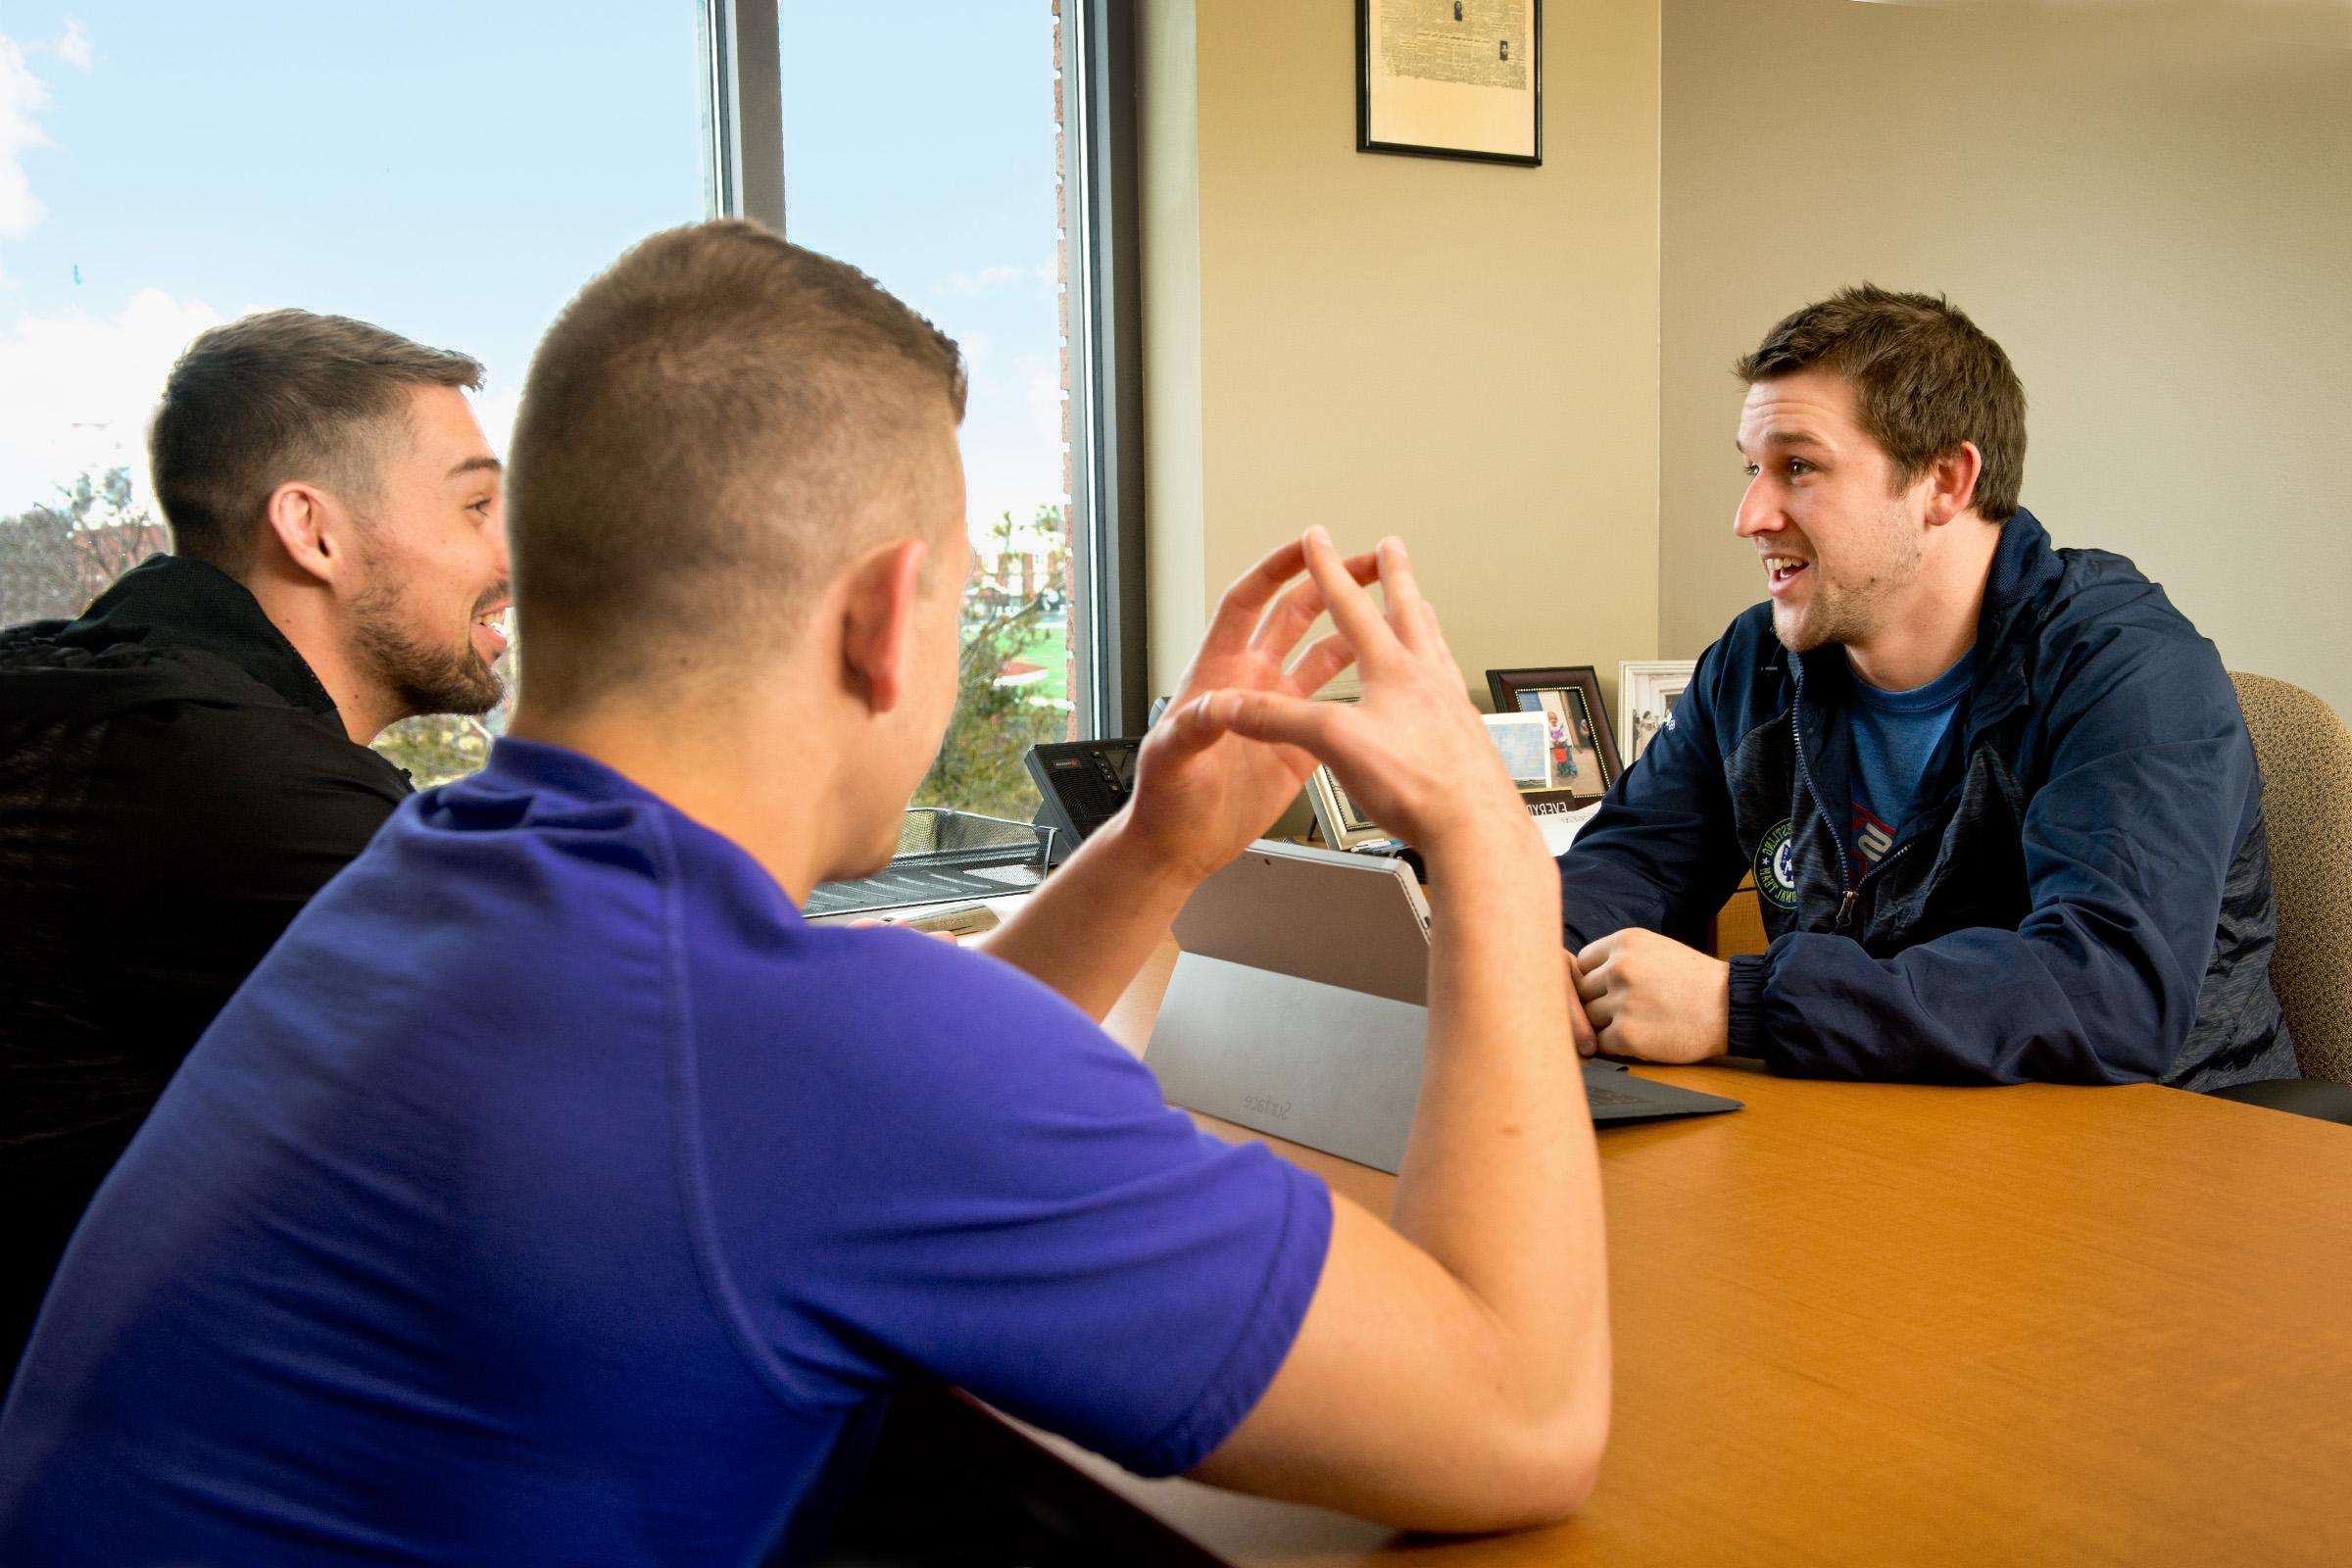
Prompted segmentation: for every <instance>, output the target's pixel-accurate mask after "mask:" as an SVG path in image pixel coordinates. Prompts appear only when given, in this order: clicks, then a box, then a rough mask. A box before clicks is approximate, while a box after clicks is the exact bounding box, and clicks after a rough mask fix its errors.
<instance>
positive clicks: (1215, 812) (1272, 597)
mask: <svg viewBox="0 0 2352 1568" xmlns="http://www.w3.org/2000/svg"><path fill="white" fill-rule="evenodd" d="M1324 548H1325V550H1326V551H1327V552H1328V553H1329V554H1330V557H1331V564H1330V572H1331V577H1332V580H1333V581H1336V582H1341V583H1345V584H1346V585H1347V586H1348V589H1349V590H1350V591H1352V592H1356V593H1358V594H1360V593H1361V591H1362V590H1360V589H1358V588H1356V586H1355V585H1356V584H1357V583H1358V582H1369V581H1370V580H1371V579H1372V576H1373V573H1374V571H1375V569H1376V567H1375V563H1374V559H1373V557H1372V556H1370V555H1362V556H1357V557H1354V558H1352V559H1350V560H1341V559H1340V558H1339V555H1338V553H1337V552H1336V551H1332V550H1331V549H1330V545H1329V541H1328V539H1326V541H1325V546H1324ZM1305 561H1306V547H1305V545H1304V543H1303V542H1299V541H1294V542H1293V543H1290V544H1287V545H1284V546H1283V547H1282V548H1281V549H1279V550H1276V551H1274V552H1273V553H1272V554H1270V555H1268V556H1267V557H1266V558H1265V559H1264V560H1262V561H1260V562H1259V563H1258V564H1256V565H1255V566H1252V567H1251V568H1250V570H1249V571H1248V572H1247V573H1245V574H1244V575H1243V576H1242V578H1241V579H1240V580H1239V581H1238V582H1236V583H1235V584H1234V585H1233V586H1232V587H1231V588H1228V589H1227V590H1226V591H1225V597H1224V598H1223V599H1222V600H1220V601H1218V604H1217V613H1216V615H1215V616H1214V618H1213V619H1211V620H1210V622H1209V627H1208V633H1207V635H1206V636H1205V637H1204V638H1203V639H1202V640H1201V649H1200V652H1198V653H1196V654H1195V655H1194V656H1193V662H1192V663H1191V664H1190V665H1188V666H1187V667H1186V669H1185V672H1184V677H1183V679H1182V680H1180V681H1179V682H1178V683H1177V687H1176V696H1175V700H1174V702H1173V703H1172V704H1171V705H1170V708H1169V721H1167V722H1163V723H1161V724H1160V725H1159V726H1158V727H1156V728H1154V729H1153V730H1152V733H1151V734H1150V735H1149V736H1147V737H1145V740H1144V747H1143V751H1142V753H1141V755H1140V756H1139V757H1138V758H1137V760H1136V788H1135V801H1134V804H1133V805H1132V806H1130V807H1129V808H1128V812H1127V814H1128V817H1129V821H1128V824H1127V829H1128V833H1129V835H1130V837H1131V838H1132V839H1133V840H1135V841H1136V842H1138V843H1139V844H1140V845H1141V846H1144V847H1148V848H1149V849H1150V850H1151V851H1152V853H1154V854H1155V855H1156V856H1158V857H1159V858H1162V859H1163V860H1164V861H1165V862H1166V863H1168V864H1169V865H1170V866H1171V867H1174V868H1176V869H1177V871H1178V874H1179V875H1181V876H1183V877H1186V878H1189V879H1190V880H1191V881H1198V880H1199V879H1200V878H1201V877H1203V876H1206V875H1207V874H1208V873H1209V872H1211V871H1213V870H1215V869H1216V868H1217V867H1218V866H1221V865H1223V864H1224V863H1225V862H1226V861H1228V860H1230V859H1232V858H1234V857H1235V856H1237V855H1239V854H1240V853H1241V852H1242V851H1243V849H1244V848H1246V847H1247V846H1248V845H1249V843H1250V840H1251V839H1254V838H1256V837H1257V836H1258V835H1260V834H1262V833H1263V832H1265V830H1266V829H1267V828H1268V827H1269V826H1271V825H1272V824H1273V821H1274V819H1275V818H1276V817H1277V816H1280V815H1281V814H1282V812H1283V809H1284V808H1286V807H1288V806H1289V805H1290V804H1291V802H1293V801H1294V800H1296V799H1298V797H1299V789H1300V787H1301V786H1302V785H1304V784H1305V782H1306V776H1307V774H1308V773H1310V772H1312V771H1313V770H1314V766H1315V760H1314V758H1313V757H1311V756H1309V755H1308V754H1307V753H1305V752H1303V751H1301V750H1299V748H1297V747H1295V746H1286V745H1279V744H1278V745H1264V744H1260V743H1257V742H1253V741H1249V740H1244V739H1242V738H1240V737H1239V736H1237V735H1233V734H1229V733H1228V732H1227V731H1226V730H1225V729H1223V728H1221V727H1219V726H1216V725H1203V724H1199V723H1188V722H1186V721H1185V718H1184V715H1185V713H1186V711H1187V710H1188V709H1189V708H1191V707H1192V706H1194V705H1195V704H1196V703H1197V702H1198V700H1199V699H1200V698H1201V696H1202V695H1203V694H1205V693H1208V692H1212V691H1225V692H1255V693H1264V694H1267V695H1270V696H1278V697H1283V698H1286V699H1291V700H1296V701H1301V702H1303V701H1304V700H1305V699H1307V698H1310V697H1312V696H1313V695H1314V694H1315V692H1316V691H1317V690H1319V689H1320V688H1321V687H1322V686H1323V685H1324V684H1325V683H1326V682H1328V681H1329V680H1330V679H1331V678H1332V677H1333V676H1335V675H1337V674H1339V673H1340V672H1341V671H1342V670H1344V669H1346V668H1347V667H1348V664H1349V663H1350V662H1352V660H1353V658H1354V655H1353V653H1352V651H1351V650H1350V649H1349V647H1348V641H1347V639H1346V638H1345V637H1343V636H1341V635H1340V634H1338V633H1334V634H1332V635H1330V636H1327V637H1324V638H1322V639H1321V640H1320V641H1318V642H1316V643H1315V644H1314V646H1312V647H1310V648H1308V649H1307V650H1306V651H1305V652H1304V653H1303V654H1299V656H1298V658H1297V659H1296V661H1294V660H1293V658H1292V655H1293V654H1294V653H1295V652H1296V651H1297V649H1298V646H1299V640H1300V639H1301V638H1303V637H1304V636H1305V635H1306V632H1307V629H1308V628H1309V627H1311V626H1312V625H1314V623H1315V620H1316V618H1317V617H1318V616H1320V615H1321V614H1322V613H1323V612H1324V610H1325V608H1326V605H1327V599H1326V592H1327V584H1326V583H1325V582H1324V581H1323V580H1322V579H1321V578H1320V577H1316V578H1310V579H1309V580H1308V581H1306V582H1301V583H1297V584H1295V585H1293V586H1291V587H1290V589H1289V591H1288V592H1284V591H1283V590H1284V585H1285V584H1286V583H1290V582H1291V581H1292V579H1293V578H1295V577H1297V576H1298V575H1299V567H1300V566H1301V565H1302V564H1305ZM1278 595H1279V597H1277V596H1278ZM1269 606H1270V607H1271V609H1269V608H1268V607H1269ZM1323 706H1332V705H1323Z"/></svg>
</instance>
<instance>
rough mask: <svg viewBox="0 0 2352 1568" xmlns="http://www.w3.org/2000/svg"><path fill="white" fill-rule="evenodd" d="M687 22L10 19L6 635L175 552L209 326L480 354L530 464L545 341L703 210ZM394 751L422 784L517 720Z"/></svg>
mask: <svg viewBox="0 0 2352 1568" xmlns="http://www.w3.org/2000/svg"><path fill="white" fill-rule="evenodd" d="M700 73H701V64H700V60H699V58H698V52H697V44H696V32H695V27H694V25H693V18H692V14H691V12H690V11H688V10H687V9H685V8H683V7H680V6H670V5H604V6H597V7H594V8H593V9H592V10H589V11H583V8H581V7H580V6H579V5H577V4H576V3H573V0H498V3H496V4H489V5H483V4H476V3H468V0H406V3H404V4H403V5H401V6H399V7H396V8H385V7H375V6H322V5H317V4H303V3H297V0H277V3H275V4H252V5H245V6H239V7H236V8H234V10H233V11H230V12H223V11H222V10H221V8H216V7H208V6H191V5H187V4H185V3H183V0H134V3H118V4H114V5H109V6H104V7H84V6H81V5H78V4H55V3H49V0H23V3H19V4H15V5H12V6H10V7H9V8H8V10H7V13H6V15H5V18H4V19H0V624H14V623H16V622H18V621H22V620H27V619H33V618H38V617H42V616H48V615H73V614H78V613H80V611H81V610H82V608H83V607H84V606H85V605H86V604H87V602H88V601H89V599H90V597H91V596H92V595H93V594H94V593H95V592H96V591H97V590H98V589H100V588H102V587H104V586H105V585H106V583H107V582H108V581H110V580H111V579H112V578H113V577H114V576H115V575H116V573H118V572H119V571H120V570H122V569H123V567H124V566H127V565H129V564H134V563H135V562H137V561H138V560H140V559H142V558H143V557H144V556H146V555H147V554H149V553H151V552H153V551H155V550H158V549H162V548H165V542H164V535H163V531H162V529H161V528H160V526H159V524H160V522H161V518H160V517H159V516H158V515H157V514H156V511H155V508H154V504H153V499H152V497H151V496H150V494H149V493H148V478H147V469H146V456H145V450H144V441H145V427H146V423H147V420H148V417H150V415H151V414H152V412H153V409H154V406H155V400H156V397H157V394H158V393H159V392H160V391H161V389H162V386H163V381H164V376H165V373H166V371H167V370H168V369H169V368H170V366H171V363H172V359H173V358H174V357H175V356H176V355H177V354H178V352H179V350H180V349H181V348H182V347H184V346H185V345H186V343H187V341H188V339H189V338H190V337H192V336H193V335H194V334H195V333H197V332H198V331H201V330H202V329H203V328H205V327H206V326H209V325H212V324H214V323H216V322H219V321H222V320H226V319H231V318H233V317H236V316H240V315H243V314H245V313H246V312H248V311H253V310H259V309H266V308H270V307H275V306H282V305H298V306H302V307H305V308H307V309H311V310H316V311H322V312H331V313H335V314H339V315H346V316H355V317H359V318H362V319H367V320H371V321H374V322H377V323H379V324H381V325H383V326H386V327H389V328H391V329H392V330H394V331H396V332H400V333H403V334H405V335H407V336H409V337H413V338H415V339H417V341H419V342H423V343H428V344H433V345H435V346H439V347H447V348H454V349H460V350H463V351H465V352H466V353H469V354H471V355H473V356H475V357H476V358H477V359H480V360H481V361H482V362H483V364H484V365H485V367H486V368H487V372H488V374H487V382H486V384H485V386H484V387H483V390H482V392H481V394H480V396H479V398H478V399H477V400H476V401H477V412H478V414H479V415H480V417H481V420H482V424H483V427H484V429H485V431H486V432H487V433H488V435H489V437H490V441H491V444H492V446H493V447H494V448H497V449H499V450H501V451H503V450H504V448H505V444H506V437H507V432H508V429H509V427H510V426H511V424H512V422H513V419H514V415H515V406H516V403H517V401H518V398H519V395H520V392H521V388H522V380H523V374H524V371H525V369H526V368H527V367H528V365H529V360H530V353H531V350H532V348H533V346H534V345H535V344H536V342H537V341H538V337H539V334H540V333H541V332H542V331H543V330H544V329H545V327H546V325H547V323H548V321H549V320H550V319H552V318H553V317H554V315H555V313H556V311H557V310H558V309H559V308H560V307H561V306H562V305H563V303H564V300H566V299H567V298H569V297H570V295H571V294H572V293H573V291H575V290H576V289H577V288H578V287H579V286H580V284H581V283H582V282H583V281H584V280H585V279H586V278H587V277H588V276H589V275H590V274H591V273H592V272H593V271H594V270H596V269H598V268H600V267H602V266H604V265H605V264H606V263H608V262H610V261H611V260H612V259H613V257H614V256H615V255H617V254H618V253H619V252H620V251H621V249H622V248H623V247H625V246H626V245H628V244H629V243H630V242H631V241H633V240H636V239H638V238H641V237H642V236H643V235H645V234H646V233H648V232H650V231H652V230H654V229H657V228H663V227H667V226H670V225H672V224H675V223H681V222H690V221H694V220H695V219H697V218H699V217H700V216H702V211H703V205H704V193H703V188H702V183H701V169H702V163H703V159H702V134H701V128H700V93H701V74H700ZM500 716H501V715H497V714H493V715H492V716H491V719H490V722H489V724H487V725H485V724H484V723H483V722H481V721H479V720H470V719H466V720H461V719H423V720H412V721H411V722H410V723H408V724H406V725H401V726H396V727H395V729H394V730H392V731H388V732H387V734H386V737H385V739H384V740H383V741H382V742H381V743H379V744H380V746H381V749H383V750H384V751H386V752H387V753H389V754H390V755H391V756H392V757H393V758H394V759H395V760H399V761H401V762H402V763H403V765H406V766H408V767H410V768H411V769H412V771H413V772H414V773H415V774H416V776H417V782H418V783H419V784H424V783H430V782H434V781H437V780H438V779H442V778H446V777H450V776H453V775H454V774H457V773H462V772H466V771H469V770H471V769H472V768H473V767H475V766H478V765H479V764H480V761H481V756H482V753H483V751H484V750H485V749H486V747H487V742H488V738H489V732H490V730H491V729H492V728H494V727H495V726H496V725H497V723H498V722H499V721H500Z"/></svg>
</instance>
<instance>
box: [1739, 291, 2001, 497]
mask: <svg viewBox="0 0 2352 1568" xmlns="http://www.w3.org/2000/svg"><path fill="white" fill-rule="evenodd" d="M1815 368H1819V369H1825V370H1830V371H1834V372H1836V373H1837V374H1838V376H1839V377H1841V378H1842V379H1843V380H1844V381H1845V382H1846V384H1847V385H1849V386H1851V387H1852V388H1853V389H1854V402H1855V404H1856V406H1857V407H1858V409H1859V410H1860V415H1861V420H1862V428H1863V429H1864V430H1866V431H1867V432H1869V434H1870V437H1871V439H1872V440H1874V441H1876V442H1878V444H1879V445H1880V446H1881V447H1883V448H1884V449H1885V450H1886V452H1887V457H1889V458H1891V459H1892V460H1893V461H1894V466H1895V476H1896V482H1897V483H1898V484H1909V483H1910V482H1911V481H1912V480H1914V479H1917V478H1918V477H1919V476H1920V475H1921V474H1922V473H1924V472H1926V471H1927V468H1928V465H1930V464H1932V463H1934V462H1935V461H1936V459H1937V458H1939V457H1941V456H1943V455H1944V454H1945V453H1947V452H1949V451H1951V450H1952V449H1953V448H1955V447H1957V446H1959V445H1960V443H1961V442H1963V441H1971V442H1974V443H1976V448H1977V451H1978V452H1979V453H1980V454H1981V455H1982V456H1983V458H1984V460H1985V466H1984V468H1983V470H1982V471H1981V472H1980V473H1979V474H1978V475H1977V491H1976V502H1975V504H1976V509H1977V514H1978V515H1980V516H1982V517H1984V518H1985V520H1986V521H1987V522H1995V523H1999V522H2007V521H2008V520H2009V518H2010V516H2011V515H2013V514H2014V513H2015V512H2016V511H2017V495H2018V490H2019V488H2020V487H2021V486H2022V485H2023V484H2024V483H2025V477H2026V389H2025V387H2024V386H2023V385H2022V384H2021V383H2020V382H2019V381H2018V379H2017V372H2016V371H2015V370H2014V369H2012V368H2010V366H2009V356H2008V355H2006V354H2004V353H2002V352H2001V346H2000V345H1999V344H1998V343H1995V342H1994V341H1993V340H1992V339H1991V338H1989V337H1986V336H1985V334H1984V333H1983V332H1982V331H1980V330H1979V329H1978V327H1977V323H1976V322H1974V321H1972V320H1970V319H1968V318H1967V317H1966V316H1964V315H1963V314H1961V312H1960V311H1958V310H1957V309H1955V308H1954V307H1953V305H1952V304H1951V302H1950V301H1948V300H1946V299H1944V298H1943V297H1942V296H1941V295H1939V294H1938V295H1929V294H1897V293H1895V292H1893V291H1892V290H1891V289H1884V288H1880V287H1879V286H1878V285H1877V284H1875V283H1865V284H1863V285H1862V286H1861V287H1859V288H1848V289H1840V290H1839V291H1838V293H1836V294H1834V295H1832V296H1831V297H1830V298H1828V299H1826V300H1823V301H1821V302H1820V303H1819V304H1815V305H1808V306H1806V307H1805V308H1804V309H1803V310H1801V311H1798V312H1796V313H1795V314H1794V315H1793V316H1790V317H1789V318H1787V319H1784V320H1783V321H1782V322H1781V323H1780V324H1779V325H1778V326H1775V327H1774V328H1773V329H1772V330H1771V331H1770V332H1768V333H1766V334H1765V335H1764V342H1763V344H1762V346H1760V347H1759V348H1758V349H1757V350H1756V351H1755V352H1754V353H1753V354H1750V355H1747V356H1745V357H1744V358H1742V359H1741V360H1740V363H1739V364H1738V365H1736V366H1734V367H1733V368H1732V373H1733V374H1734V375H1737V376H1739V377H1740V379H1741V380H1743V381H1746V382H1748V383H1749V384H1751V385H1752V384H1754V383H1755V382H1757V381H1770V380H1773V379H1775V378H1777V377H1780V376H1784V375H1794V374H1795V373H1796V372H1798V371H1800V370H1809V369H1815Z"/></svg>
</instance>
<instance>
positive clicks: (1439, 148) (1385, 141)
mask: <svg viewBox="0 0 2352 1568" xmlns="http://www.w3.org/2000/svg"><path fill="white" fill-rule="evenodd" d="M1382 3H1386V0H1355V150H1356V151H1357V152H1359V153H1397V154H1400V155H1402V156H1404V157H1408V158H1453V159H1460V160H1463V161H1465V162H1468V163H1475V164H1509V165H1513V166H1516V167H1518V168H1521V169H1536V168H1540V167H1541V166H1542V165H1543V162H1544V0H1520V3H1521V4H1524V5H1525V6H1526V7H1527V8H1528V12H1529V18H1528V88H1527V99H1528V106H1527V112H1528V116H1529V120H1530V125H1529V140H1528V145H1529V147H1530V148H1531V149H1533V150H1532V151H1530V152H1527V153H1505V152H1493V151H1488V150H1484V149H1479V148H1469V147H1447V146H1443V145H1435V144H1432V143H1430V142H1426V141H1407V140H1396V139H1392V138H1391V137H1388V136H1384V135H1380V134H1377V133H1376V132H1375V129H1374V127H1373V124H1372V8H1373V6H1374V5H1375V4H1382ZM1384 128H1386V127H1384Z"/></svg>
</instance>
